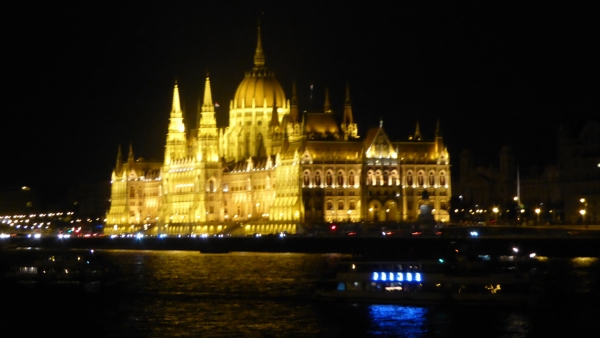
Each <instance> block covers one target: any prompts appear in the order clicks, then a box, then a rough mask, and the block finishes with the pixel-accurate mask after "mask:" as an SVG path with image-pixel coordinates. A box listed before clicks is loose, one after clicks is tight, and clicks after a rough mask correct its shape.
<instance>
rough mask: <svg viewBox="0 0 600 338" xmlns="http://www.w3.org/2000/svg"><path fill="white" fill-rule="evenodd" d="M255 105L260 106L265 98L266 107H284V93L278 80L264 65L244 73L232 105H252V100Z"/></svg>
mask: <svg viewBox="0 0 600 338" xmlns="http://www.w3.org/2000/svg"><path fill="white" fill-rule="evenodd" d="M253 99H254V102H255V103H256V107H262V106H263V104H264V102H265V100H266V101H267V107H271V108H272V107H285V94H284V92H283V88H281V85H280V84H279V81H277V79H275V76H274V75H273V73H272V72H269V71H267V70H266V69H264V67H261V69H254V70H252V71H250V72H247V73H246V77H245V78H244V80H242V83H240V85H239V86H238V89H237V90H236V91H235V98H234V106H235V107H238V108H241V107H242V102H244V106H245V107H252V100H253Z"/></svg>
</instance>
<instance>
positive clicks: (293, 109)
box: [290, 82, 298, 123]
mask: <svg viewBox="0 0 600 338" xmlns="http://www.w3.org/2000/svg"><path fill="white" fill-rule="evenodd" d="M290 119H291V122H292V123H297V122H298V95H297V93H296V82H294V83H292V102H291V105H290Z"/></svg>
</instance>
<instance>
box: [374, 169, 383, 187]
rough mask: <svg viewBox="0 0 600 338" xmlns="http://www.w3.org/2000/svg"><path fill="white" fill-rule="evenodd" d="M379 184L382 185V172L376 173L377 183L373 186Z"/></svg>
mask: <svg viewBox="0 0 600 338" xmlns="http://www.w3.org/2000/svg"><path fill="white" fill-rule="evenodd" d="M377 184H381V171H379V170H377V171H376V172H375V182H373V185H377Z"/></svg>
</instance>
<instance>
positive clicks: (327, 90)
mask: <svg viewBox="0 0 600 338" xmlns="http://www.w3.org/2000/svg"><path fill="white" fill-rule="evenodd" d="M323 110H324V111H325V112H326V113H333V111H332V110H331V104H329V88H325V105H324V106H323Z"/></svg>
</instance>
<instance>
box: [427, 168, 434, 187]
mask: <svg viewBox="0 0 600 338" xmlns="http://www.w3.org/2000/svg"><path fill="white" fill-rule="evenodd" d="M428 184H429V185H430V186H432V185H435V177H434V176H433V171H430V172H429V183H428Z"/></svg>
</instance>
